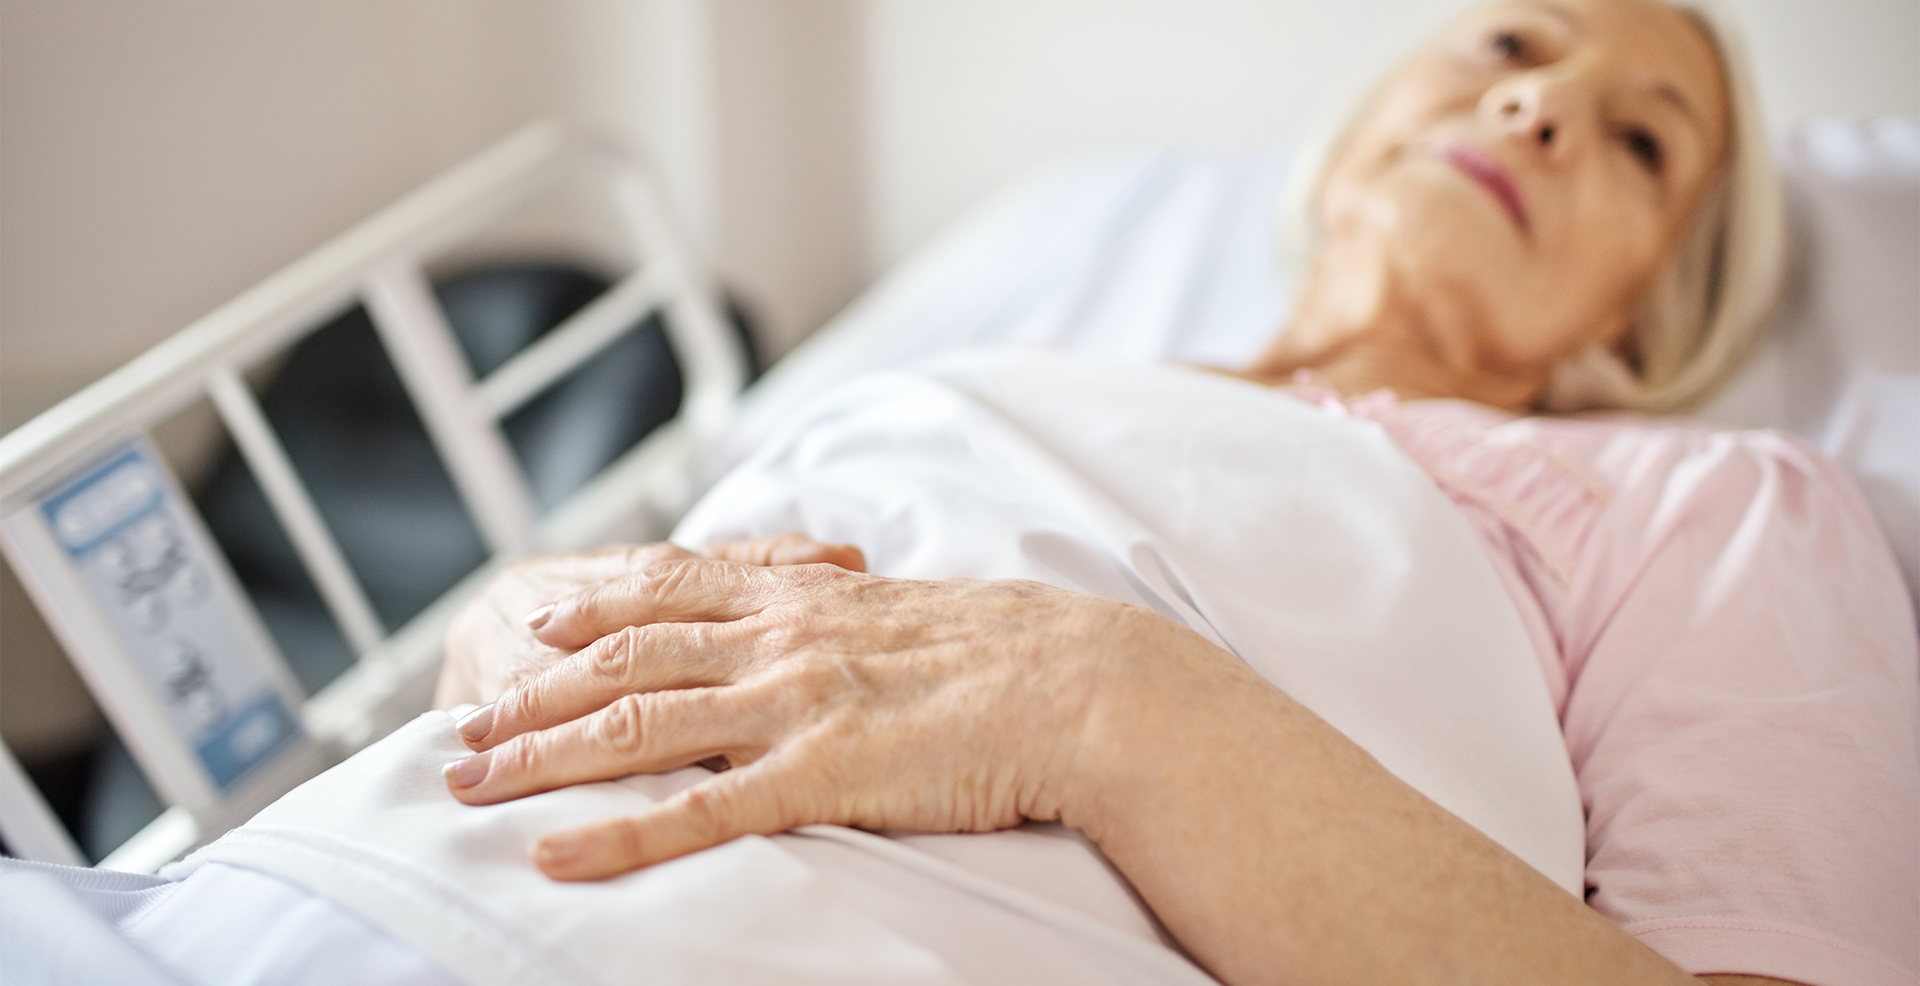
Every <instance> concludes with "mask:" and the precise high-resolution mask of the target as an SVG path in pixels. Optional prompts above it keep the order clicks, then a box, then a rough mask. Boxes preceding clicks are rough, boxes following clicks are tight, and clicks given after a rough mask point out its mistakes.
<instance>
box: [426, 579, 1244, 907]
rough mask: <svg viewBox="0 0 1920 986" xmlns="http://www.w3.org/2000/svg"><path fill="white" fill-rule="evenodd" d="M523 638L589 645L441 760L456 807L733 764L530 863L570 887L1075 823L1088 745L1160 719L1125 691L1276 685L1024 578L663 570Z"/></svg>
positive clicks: (1085, 599)
mask: <svg viewBox="0 0 1920 986" xmlns="http://www.w3.org/2000/svg"><path fill="white" fill-rule="evenodd" d="M529 622H530V623H532V624H533V625H534V627H535V631H534V632H535V635H536V636H537V638H538V639H539V640H540V641H541V642H542V643H543V644H544V645H546V646H548V647H550V648H553V649H554V650H555V651H566V650H571V649H573V648H583V649H581V650H579V651H578V653H575V654H573V655H572V656H570V657H567V658H565V659H563V660H559V661H557V662H554V663H553V664H552V665H551V666H550V667H548V668H546V669H545V670H543V671H541V672H540V673H538V674H535V675H531V676H528V677H524V678H522V679H521V680H519V681H517V682H515V683H514V684H512V685H511V686H510V687H508V688H507V689H506V691H505V692H504V693H503V694H502V695H501V697H500V699H499V700H498V701H497V702H495V703H494V704H493V705H492V706H491V707H489V708H486V709H482V710H480V711H479V712H476V713H474V714H473V715H472V716H470V717H469V718H468V719H466V720H465V721H463V722H462V723H461V732H462V735H463V737H464V738H465V739H466V740H467V741H468V743H469V744H470V745H471V746H472V747H473V748H474V749H476V750H479V751H482V752H480V753H479V754H478V755H477V756H474V757H471V758H468V759H466V760H463V761H459V762H457V763H454V764H450V765H449V766H448V768H447V780H448V785H449V787H450V788H452V790H453V792H454V794H455V796H456V797H458V798H460V799H461V800H462V801H465V802H467V803H470V804H483V803H491V802H497V801H503V800H507V799H511V798H517V797H521V796H523V795H527V794H532V793H534V792H537V791H544V790H548V789H551V788H556V787H561V786H565V785H569V784H578V783H582V782H586V781H595V780H603V779H608V778H614V777H621V776H624V775H627V774H631V773H639V772H660V771H667V770H673V769H676V768H680V767H684V766H687V765H689V764H693V763H698V762H701V761H707V760H710V759H712V758H716V757H724V758H725V760H726V761H727V763H729V764H731V765H732V766H733V768H734V769H732V770H730V771H727V772H724V773H720V774H718V775H716V776H714V777H713V778H711V779H708V780H705V781H702V782H701V783H699V784H697V785H695V786H693V787H692V788H689V789H687V790H685V791H683V792H681V793H680V794H679V795H676V796H675V797H673V798H670V799H668V800H666V801H664V802H662V803H661V804H660V805H658V806H657V807H655V808H654V809H652V810H651V811H649V812H647V813H646V814H643V815H638V816H634V817H630V818H622V819H618V820H615V821H611V822H607V823H603V824H599V825H594V826H589V827H586V828H581V829H576V830H573V831H570V832H562V833H557V834H554V835H550V836H548V837H546V838H545V839H543V840H541V842H540V844H539V845H538V847H537V849H536V852H535V859H536V861H537V862H538V864H539V865H540V867H541V868H542V869H543V870H545V871H546V872H547V873H548V874H549V875H552V876H555V877H559V878H562V879H594V878H599V877H605V876H610V875H613V874H616V873H620V872H623V871H625V870H629V869H633V868H635V867H638V866H644V865H647V864H650V863H655V862H659V861H662V860H665V859H670V858H673V857H675V856H679V855H682V854H684V853H688V852H693V851H695V850H698V849H702V848H705V847H707V846H712V845H716V844H718V843H721V842H725V841H727V840H730V839H732V838H735V837H737V836H740V835H745V834H749V833H773V832H779V831H782V830H785V829H788V828H792V827H795V826H798V825H804V824H809V823H815V822H828V823H837V824H845V825H856V826H863V827H868V828H911V829H921V830H933V831H984V830H989V829H997V828H1004V827H1007V826H1011V825H1015V824H1018V823H1019V822H1020V821H1021V820H1022V819H1028V818H1032V819H1055V818H1061V817H1062V816H1063V814H1067V815H1069V817H1067V818H1066V821H1067V822H1068V823H1069V824H1074V823H1075V822H1076V819H1075V818H1073V817H1071V815H1070V812H1071V810H1072V806H1074V805H1076V804H1080V803H1084V802H1086V800H1087V799H1086V798H1085V797H1084V796H1082V795H1081V793H1080V791H1081V788H1082V787H1084V786H1085V785H1086V784H1088V783H1089V782H1092V781H1096V780H1097V779H1098V777H1099V775H1100V773H1101V771H1100V770H1099V769H1098V768H1097V767H1096V766H1094V765H1093V762H1092V761H1091V760H1090V759H1088V758H1086V757H1084V756H1083V753H1084V752H1085V751H1086V750H1087V749H1088V744H1089V741H1090V739H1091V738H1093V737H1096V736H1098V735H1101V734H1108V733H1111V731H1112V730H1114V729H1115V728H1123V729H1132V730H1151V729H1152V728H1153V723H1151V722H1149V721H1143V720H1141V719H1139V718H1137V717H1136V716H1135V715H1133V714H1132V713H1136V712H1138V711H1139V710H1140V709H1142V708H1147V707H1149V706H1152V703H1142V702H1135V701H1132V700H1131V699H1130V698H1129V696H1136V695H1140V694H1147V693H1155V692H1157V693H1158V694H1159V695H1160V697H1161V698H1163V699H1170V700H1172V701H1163V702H1161V703H1159V704H1158V705H1157V706H1153V707H1157V708H1160V709H1163V710H1164V709H1176V710H1177V709H1179V708H1181V707H1182V703H1181V702H1180V701H1179V699H1180V698H1181V697H1182V695H1183V694H1185V695H1189V696H1190V695H1194V694H1197V693H1198V691H1199V687H1200V686H1204V685H1205V684H1207V683H1209V682H1215V683H1217V682H1225V683H1229V684H1239V685H1249V684H1251V685H1255V686H1261V687H1264V684H1265V683H1264V682H1261V681H1260V680H1259V679H1258V678H1257V676H1254V675H1253V672H1252V671H1251V670H1249V669H1247V668H1246V666H1245V665H1244V664H1243V663H1242V662H1240V661H1239V660H1238V659H1236V658H1234V657H1233V656H1232V655H1229V654H1227V653H1225V652H1223V651H1220V650H1218V649H1217V648H1215V647H1213V646H1212V645H1211V644H1208V643H1207V642H1206V641H1204V640H1203V639H1201V638H1200V637H1199V636H1198V635H1196V634H1194V633H1192V632H1191V631H1189V630H1187V629H1185V628H1184V627H1181V626H1179V625H1177V624H1175V623H1173V622H1171V621H1169V620H1166V619H1165V618H1163V617H1160V616H1158V615H1156V614H1153V613H1151V612H1148V611H1146V610H1142V609H1139V608H1137V607H1132V606H1127V605H1124V604H1121V603H1116V602H1113V601H1110V600H1106V599H1101V598H1098V597H1094V596H1086V595H1080V594H1077V593H1070V592H1065V591H1062V590H1059V589H1054V588H1051V587H1048V586H1044V585H1039V584H1037V583H1030V582H978V581H965V580H950V581H941V582H909V581H898V580H891V579H881V578H874V577H870V576H864V575H859V574H855V573H853V572H849V571H846V570H845V569H841V568H836V567H832V566H826V565H814V566H806V567H790V568H756V567H752V566H748V565H743V564H737V563H735V564H730V563H726V562H721V561H713V560H707V559H702V558H691V557H674V558H660V559H658V560H656V561H655V562H654V563H652V564H650V565H649V566H648V567H647V568H646V570H645V571H644V572H641V573H639V574H637V575H633V576H631V577H628V578H624V579H619V580H617V581H612V582H608V583H606V584H604V585H601V586H598V587H595V588H591V589H588V590H586V591H583V592H579V593H576V594H574V595H572V596H569V597H567V598H565V599H562V600H560V601H559V602H558V603H556V604H554V605H552V606H551V607H546V608H543V609H541V610H539V611H537V612H535V613H534V614H533V615H532V617H531V618H530V620H529ZM1249 679H1251V680H1249ZM1176 686H1177V687H1176ZM1181 689H1184V693H1183V691H1182V690H1181ZM1188 707H1192V706H1188ZM1122 710H1127V711H1125V712H1123V711H1122ZM1105 745H1106V746H1109V747H1110V746H1111V744H1105Z"/></svg>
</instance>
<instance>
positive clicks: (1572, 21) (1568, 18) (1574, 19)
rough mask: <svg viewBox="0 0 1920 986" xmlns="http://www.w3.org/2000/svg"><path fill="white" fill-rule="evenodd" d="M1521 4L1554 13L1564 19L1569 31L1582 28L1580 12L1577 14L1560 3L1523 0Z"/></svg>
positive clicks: (1543, 0)
mask: <svg viewBox="0 0 1920 986" xmlns="http://www.w3.org/2000/svg"><path fill="white" fill-rule="evenodd" d="M1519 6H1522V7H1531V8H1533V9H1535V10H1538V11H1540V12H1541V13H1545V14H1552V15H1553V16H1554V17H1556V18H1558V19H1560V20H1561V21H1563V22H1564V23H1565V24H1566V25H1567V30H1569V31H1573V32H1576V33H1578V32H1579V30H1580V28H1581V24H1580V16H1579V15H1578V14H1575V13H1574V12H1573V11H1571V10H1568V9H1567V8H1566V7H1563V6H1561V5H1560V4H1557V3H1553V2H1551V0H1521V2H1520V4H1519Z"/></svg>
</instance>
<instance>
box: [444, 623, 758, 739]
mask: <svg viewBox="0 0 1920 986" xmlns="http://www.w3.org/2000/svg"><path fill="white" fill-rule="evenodd" d="M755 656H756V648H755V647H754V635H753V633H752V629H751V628H747V627H742V626H741V625H739V624H737V623H655V624H651V625H648V626H638V627H625V628H623V629H620V630H618V631H615V632H614V633H611V634H608V635H607V636H604V637H601V638H600V639H599V640H596V641H594V642H593V643H591V644H588V645H587V646H586V647H584V648H582V649H581V650H580V651H579V652H578V653H575V654H571V655H568V656H567V657H564V658H561V659H560V660H558V661H556V662H554V664H553V665H551V666H550V667H547V668H546V669H544V670H542V671H540V672H539V673H538V674H534V675H530V676H528V677H526V678H523V679H521V680H519V681H517V682H514V683H513V684H512V685H511V686H510V687H508V688H507V689H506V690H505V691H502V692H501V693H500V697H499V698H498V699H496V700H495V701H494V702H493V704H491V705H489V706H486V707H484V708H482V709H479V710H477V711H475V712H474V713H472V714H471V715H468V716H467V717H466V718H464V719H462V720H460V727H459V728H460V738H461V739H462V740H465V741H466V743H467V745H468V746H470V747H472V748H474V749H475V750H484V749H489V748H491V747H494V746H498V745H500V744H501V743H503V742H506V741H507V740H509V739H512V738H513V737H515V736H519V735H521V734H522V733H528V732H533V731H535V730H540V729H549V728H552V727H554V726H558V725H560V724H561V723H564V722H568V721H570V720H573V719H577V718H579V717H581V716H583V715H586V714H587V713H590V712H593V711H594V710H596V709H601V708H605V707H606V706H607V705H609V704H611V703H612V702H614V701H615V700H616V699H619V698H620V697H621V696H623V695H629V694H644V693H648V692H661V691H668V690H672V689H682V688H699V687H706V686H714V685H725V684H728V683H731V682H732V681H734V680H736V679H737V678H738V677H739V675H740V673H741V672H742V671H743V670H744V669H745V668H746V667H747V666H749V665H750V664H751V663H752V661H753V659H754V658H755Z"/></svg>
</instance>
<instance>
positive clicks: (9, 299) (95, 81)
mask: <svg viewBox="0 0 1920 986" xmlns="http://www.w3.org/2000/svg"><path fill="white" fill-rule="evenodd" d="M859 10H860V8H859V7H858V4H857V0H805V2H799V3H788V2H786V0H551V2H543V3H530V2H526V0H325V2H309V0H184V2H169V3H154V2H151V0H0V428H5V427H11V426H12V425H15V424H18V423H19V422H20V421H21V420H24V418H25V417H27V416H29V415H30V414H32V413H34V412H37V411H38V410H40V409H41V408H43V407H45V406H47V405H48V404H50V403H52V401H54V400H55V399H57V398H59V397H61V396H64V395H65V394H66V393H69V392H71V391H72V390H74V389H77V388H78V387H79V386H81V385H83V384H85V383H86V382H88V381H89V380H91V379H93V378H95V377H98V376H99V375H101V374H103V373H105V372H107V371H108V370H111V369H112V368H113V367H115V366H117V365H119V364H120V363H123V362H125V361H126V360H127V359H129V358H131V357H132V356H134V355H136V354H137V353H139V352H141V351H142V350H144V349H146V348H147V347H149V346H151V345H153V344H154V343H155V342H158V341H159V340H160V339H162V338H164V337H165V336H166V335H167V334H169V333H171V332H173V331H175V330H177V329H179V328H181V327H182V326H185V325H186V324H187V323H189V322H191V321H192V320H193V319H195V318H197V317H199V316H200V315H203V314H205V313H207V312H208V311H210V310H212V309H213V308H214V307H215V306H217V305H219V304H220V303H221V302H223V301H225V300H226V299H228V298H230V297H232V296H233V295H234V294H237V293H238V292H240V291H241V290H243V289H245V288H246V287H247V286H248V285H250V284H252V283H254V282H255V281H257V280H259V279H260V278H262V277H264V276H266V275H267V274H269V273H272V272H273V271H274V270H276V269H278V268H280V267H281V266H283V265H285V264H287V263H289V262H291V261H293V260H294V259H296V258H298V257H300V256H301V255H302V254H304V253H306V252H307V251H308V250H311V249H312V248H314V247H316V246H318V245H320V244H321V243H323V242H325V241H326V240H327V239H328V238H329V237H331V236H333V235H335V234H337V233H339V232H341V231H342V230H344V229H346V228H348V227H349V226H351V225H352V224H353V223H354V222H356V221H358V220H359V219H361V218H363V217H365V216H366V215H368V214H370V213H371V212H373V211H374V210H376V209H378V208H379V207H380V206H382V205H384V204H386V203H387V202H390V201H392V200H393V199H395V198H397V197H399V196H400V195H402V194H404V193H405V192H407V191H408V190H410V189H411V188H413V187H415V186H416V185H418V184H420V183H421V182H423V181H425V180H426V179H428V178H431V177H432V176H433V175H435V174H437V173H439V172H440V171H441V170H443V169H444V168H446V167H448V166H449V165H451V164H453V163H454V162H456V161H459V160H460V159H462V158H464V157H466V156H467V155H469V154H472V153H474V152H475V151H477V150H479V149H481V148H483V147H485V146H487V145H488V144H490V143H491V142H493V141H495V140H497V139H499V138H501V137H503V136H505V135H506V134H508V133H510V132H512V131H513V130H514V129H515V128H517V127H519V126H520V125H522V124H523V123H525V122H527V121H529V120H532V119H534V118H537V117H541V116H562V117H568V118H572V119H576V120H580V121H585V122H588V123H590V124H593V125H596V126H598V127H600V128H601V129H603V130H607V131H610V132H612V133H614V134H615V135H617V136H619V137H621V138H623V139H625V140H626V141H627V142H628V143H630V144H631V145H633V146H634V147H635V148H637V149H643V150H644V151H645V152H646V153H647V155H648V156H649V157H651V158H652V159H653V160H654V162H655V163H656V164H657V166H658V168H659V170H660V171H661V173H662V174H663V176H664V178H665V179H666V181H667V183H668V185H669V186H670V188H671V191H672V197H673V199H674V205H675V206H676V208H677V211H678V212H679V213H680V217H681V219H682V220H683V222H684V224H685V225H686V226H687V227H688V228H689V230H690V231H691V232H693V233H694V234H695V236H696V238H697V239H698V240H699V242H700V243H701V244H702V246H703V247H704V248H705V249H706V250H707V252H708V253H709V255H710V256H711V258H712V259H714V260H715V261H716V262H717V263H718V264H719V265H720V267H721V268H722V270H723V272H724V273H725V275H726V276H727V280H728V281H729V283H731V284H733V285H734V286H736V288H737V289H738V290H739V291H740V293H742V294H743V295H744V296H746V298H747V300H748V301H749V303H750V304H751V306H752V307H753V308H754V309H755V310H756V312H757V313H758V314H760V315H761V316H762V317H763V320H764V321H765V322H766V324H767V327H768V328H769V330H770V334H769V338H768V339H767V343H768V345H769V348H770V349H772V350H774V351H776V352H777V351H780V350H784V349H785V348H786V347H787V346H788V345H790V344H791V343H792V341H793V340H794V339H796V338H798V336H800V335H801V334H803V333H804V332H805V331H806V330H808V329H811V328H812V327H813V326H815V325H817V324H818V323H819V322H820V321H821V320H823V319H825V318H826V317H827V316H828V315H829V314H831V313H832V312H833V311H834V310H836V309H837V308H838V307H840V306H841V305H842V304H844V303H845V302H846V301H847V300H848V298H849V297H851V295H852V294H853V293H854V292H855V291H856V290H857V289H858V288H859V287H860V285H861V283H862V280H863V278H864V276H865V273H866V266H867V265H866V263H865V253H864V240H863V236H864V224H863V223H862V221H861V219H860V217H861V216H862V215H863V214H864V210H865V207H866V199H865V197H864V195H863V191H862V188H861V186H860V184H859V179H860V176H861V175H862V174H863V173H864V167H865V159H864V157H863V156H862V153H861V149H862V147H863V146H864V142H863V140H862V138H861V136H860V134H861V128H862V127H863V126H864V125H865V123H866V118H865V116H864V115H863V114H862V113H861V112H860V109H859V107H860V106H861V105H862V102H861V94H860V92H859V85H860V83H859V80H860V77H861V75H860V74H861V72H862V70H863V68H864V63H863V62H862V60H861V59H860V57H859V54H858V38H859V36H860V35H859V31H860V28H861V25H860V19H859Z"/></svg>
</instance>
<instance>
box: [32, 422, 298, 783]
mask: <svg viewBox="0 0 1920 986" xmlns="http://www.w3.org/2000/svg"><path fill="white" fill-rule="evenodd" d="M153 456H154V453H153V451H152V449H151V448H150V447H149V446H147V445H146V444H145V443H143V442H135V443H132V444H130V445H128V446H123V447H122V448H120V449H117V450H115V451H114V452H112V453H110V454H108V455H107V456H106V457H104V458H103V459H101V460H100V461H99V462H98V463H96V464H95V465H93V466H89V467H88V468H87V469H85V470H84V471H82V472H81V473H80V474H79V475H78V476H77V477H76V478H75V479H73V480H72V481H71V482H68V483H66V484H65V485H63V486H61V487H60V488H59V489H57V490H55V491H54V492H52V493H51V494H48V495H47V496H45V497H43V498H42V499H41V500H40V509H41V512H42V514H43V515H44V516H45V518H46V521H47V526H48V528H49V529H50V530H51V531H52V532H53V536H54V538H55V540H57V541H58V542H59V543H60V546H61V547H62V548H64V549H66V552H67V555H68V557H69V558H70V559H71V561H72V563H73V567H74V569H75V571H76V572H77V573H78V575H79V576H80V580H81V582H82V583H84V584H85V585H86V587H87V590H88V592H89V593H90V594H91V595H92V596H93V599H94V602H95V603H96V604H97V608H98V609H99V610H100V611H101V612H102V613H103V614H104V615H105V617H106V619H107V622H108V624H109V625H110V626H111V627H112V629H113V630H114V632H115V636H116V637H118V638H119V640H120V643H121V646H122V647H123V648H124V649H125V651H126V653H127V655H128V656H129V657H130V658H131V659H132V661H133V663H134V665H135V667H136V668H137V669H138V671H139V672H140V676H141V677H142V678H143V679H144V680H145V682H146V684H147V687H148V688H150V689H151V690H152V691H153V693H154V694H155V695H157V696H158V697H159V698H160V700H161V703H162V704H163V705H165V707H166V709H167V712H168V714H169V716H170V717H171V718H172V721H173V724H174V726H175V727H176V728H177V729H178V730H179V732H180V735H181V736H182V738H184V739H185V740H186V741H187V745H188V746H189V747H190V748H192V749H193V750H194V752H195V753H196V754H197V755H198V756H199V759H200V763H201V765H202V766H203V767H205V768H206V770H207V774H208V776H209V777H211V778H212V780H213V783H214V785H215V786H216V787H220V788H225V787H227V786H228V785H230V784H232V783H233V782H234V781H235V780H236V779H237V778H239V777H240V776H241V775H242V774H244V773H246V771H247V770H248V768H250V767H252V766H253V765H255V764H257V763H259V762H261V761H262V760H264V759H265V758H267V757H268V756H269V755H270V754H272V753H273V752H274V751H275V750H277V749H279V748H280V747H281V746H282V745H283V744H284V743H285V741H286V740H287V739H288V738H290V737H292V736H293V735H295V734H296V733H297V732H298V727H297V726H296V724H295V721H294V720H293V718H292V716H290V715H289V714H288V712H287V709H286V707H285V705H284V703H283V702H282V701H281V700H280V698H279V697H278V696H277V695H276V694H275V693H274V690H273V688H272V685H271V682H270V680H269V679H268V677H267V675H266V674H264V673H263V672H262V668H261V662H262V661H263V660H271V659H273V658H272V655H261V654H256V653H252V652H250V649H249V647H248V645H247V643H246V637H245V636H243V635H242V634H241V633H240V632H239V630H238V621H239V620H240V619H241V618H242V615H241V613H240V611H239V608H240V607H242V606H244V605H245V603H244V602H243V601H241V600H240V599H239V598H237V593H234V592H233V591H231V588H230V587H229V585H228V583H227V582H224V581H217V580H216V578H215V570H214V569H213V567H212V566H213V565H214V564H216V561H215V560H214V559H212V558H209V557H207V555H208V552H210V551H211V550H212V547H211V544H210V542H209V541H208V539H207V538H206V537H205V536H204V534H202V533H201V532H200V530H199V528H198V527H197V526H196V525H197V518H195V517H193V516H192V515H191V514H189V513H188V512H187V508H186V506H185V505H184V503H183V498H182V497H181V495H180V493H179V491H178V490H177V489H176V487H175V486H174V483H173V478H172V476H171V475H170V474H169V473H167V472H166V471H165V469H164V468H163V467H161V466H160V465H159V463H158V461H157V460H156V459H155V458H154V457H153Z"/></svg>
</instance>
